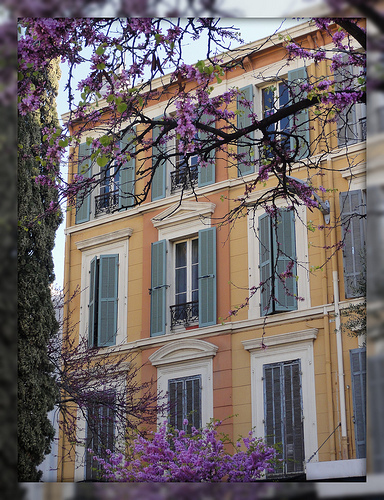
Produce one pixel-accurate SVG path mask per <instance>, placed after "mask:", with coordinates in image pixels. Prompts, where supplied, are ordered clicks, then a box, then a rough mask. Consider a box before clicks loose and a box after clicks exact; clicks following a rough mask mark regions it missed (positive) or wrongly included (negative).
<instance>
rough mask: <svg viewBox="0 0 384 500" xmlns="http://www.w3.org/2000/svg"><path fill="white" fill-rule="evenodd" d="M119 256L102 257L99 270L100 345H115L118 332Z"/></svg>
mask: <svg viewBox="0 0 384 500" xmlns="http://www.w3.org/2000/svg"><path fill="white" fill-rule="evenodd" d="M118 264H119V256H118V255H101V256H100V270H99V320H98V345H99V346H100V347H104V346H110V345H114V344H115V343H116V332H117V301H118V295H117V291H118Z"/></svg>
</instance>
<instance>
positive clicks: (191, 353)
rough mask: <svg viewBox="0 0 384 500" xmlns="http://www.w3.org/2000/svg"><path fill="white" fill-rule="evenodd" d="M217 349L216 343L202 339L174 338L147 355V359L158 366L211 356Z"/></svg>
mask: <svg viewBox="0 0 384 500" xmlns="http://www.w3.org/2000/svg"><path fill="white" fill-rule="evenodd" d="M218 349H219V348H218V347H217V346H216V345H214V344H211V343H209V342H206V341H204V340H195V339H185V340H176V341H174V342H171V343H169V344H166V345H164V346H163V347H160V349H158V350H157V351H156V352H155V353H153V354H152V355H151V356H150V357H149V361H150V362H151V363H152V364H153V366H160V365H169V364H172V363H180V362H182V361H191V360H197V359H202V358H213V356H215V355H216V352H217V351H218Z"/></svg>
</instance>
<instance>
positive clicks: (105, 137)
mask: <svg viewBox="0 0 384 500" xmlns="http://www.w3.org/2000/svg"><path fill="white" fill-rule="evenodd" d="M111 140H112V139H111V138H110V137H109V136H108V135H103V136H102V137H100V139H99V141H100V144H102V145H103V146H109V144H111Z"/></svg>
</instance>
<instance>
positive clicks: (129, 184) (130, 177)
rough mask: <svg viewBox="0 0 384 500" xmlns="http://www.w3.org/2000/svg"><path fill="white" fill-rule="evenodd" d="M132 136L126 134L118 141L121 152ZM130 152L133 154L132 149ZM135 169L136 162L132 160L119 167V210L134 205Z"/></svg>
mask: <svg viewBox="0 0 384 500" xmlns="http://www.w3.org/2000/svg"><path fill="white" fill-rule="evenodd" d="M132 137H133V134H132V133H129V132H127V133H126V134H125V135H124V136H123V138H122V140H121V141H120V149H121V150H123V149H124V148H125V147H126V146H127V144H128V143H129V142H130V141H131V140H132ZM130 152H132V153H134V150H133V149H130ZM135 168H136V160H135V158H132V157H131V159H130V160H129V161H126V162H125V163H124V164H123V165H122V166H121V167H120V182H119V208H128V207H132V206H133V205H134V202H135V199H134V197H133V196H134V194H135Z"/></svg>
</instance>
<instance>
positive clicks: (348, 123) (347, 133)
mask: <svg viewBox="0 0 384 500" xmlns="http://www.w3.org/2000/svg"><path fill="white" fill-rule="evenodd" d="M347 59H348V54H343V56H342V61H343V63H344V64H347ZM352 73H353V68H352V66H341V67H340V68H338V69H337V70H336V71H335V74H334V77H335V82H336V86H335V90H337V91H339V92H340V91H343V90H344V87H345V86H346V85H349V83H348V84H347V83H346V82H350V79H351V75H352ZM336 125H337V144H338V146H340V147H341V146H345V145H346V144H354V143H356V142H358V141H359V138H358V133H357V120H356V105H355V104H353V105H352V106H351V105H349V106H347V107H346V108H344V109H343V110H341V111H339V112H338V114H337V118H336Z"/></svg>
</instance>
